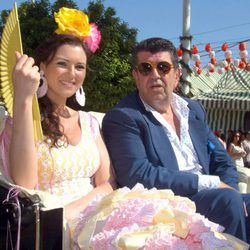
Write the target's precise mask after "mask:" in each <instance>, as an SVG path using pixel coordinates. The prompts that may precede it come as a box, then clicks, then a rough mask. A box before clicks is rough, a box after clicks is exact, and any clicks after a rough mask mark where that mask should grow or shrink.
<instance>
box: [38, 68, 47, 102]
mask: <svg viewBox="0 0 250 250" xmlns="http://www.w3.org/2000/svg"><path fill="white" fill-rule="evenodd" d="M47 91H48V84H47V80H46V78H45V76H44V72H43V70H40V84H39V88H38V90H37V97H38V98H41V97H43V96H45V95H46V93H47Z"/></svg>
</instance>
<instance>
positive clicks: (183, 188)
mask: <svg viewBox="0 0 250 250" xmlns="http://www.w3.org/2000/svg"><path fill="white" fill-rule="evenodd" d="M133 115H134V116H135V117H136V118H133ZM102 129H103V135H104V139H105V142H106V145H107V148H108V151H109V154H110V157H111V160H112V163H113V166H114V170H115V173H116V178H117V182H118V184H119V185H120V186H128V187H130V188H131V187H133V186H134V185H135V184H136V183H138V182H139V183H142V184H143V185H144V186H145V187H147V188H153V187H156V188H158V189H166V188H170V189H172V190H173V191H174V193H175V194H177V195H183V196H189V195H192V194H195V193H196V192H197V190H198V176H197V175H195V174H192V173H187V172H184V171H179V169H178V166H177V161H176V158H175V154H174V151H173V149H172V148H171V147H167V146H166V147H165V145H164V144H163V142H162V141H161V142H159V143H161V144H163V146H164V150H165V148H166V154H167V159H168V160H167V163H165V165H163V163H161V161H160V159H159V157H158V152H157V151H156V150H155V148H154V145H153V144H152V138H151V136H152V134H151V133H150V131H149V127H148V126H147V123H146V122H145V120H144V119H143V118H141V117H137V116H136V115H135V114H131V112H129V111H127V112H126V111H122V110H119V109H115V110H112V111H109V112H108V113H107V114H106V116H105V117H104V119H103V125H102ZM159 129H162V128H159ZM160 139H163V140H165V138H160ZM166 144H167V143H166ZM168 149H170V150H168ZM164 153H165V152H164Z"/></svg>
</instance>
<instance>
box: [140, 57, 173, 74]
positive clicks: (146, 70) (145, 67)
mask: <svg viewBox="0 0 250 250" xmlns="http://www.w3.org/2000/svg"><path fill="white" fill-rule="evenodd" d="M173 67H174V66H173V64H171V63H169V62H165V61H163V62H158V63H153V62H142V63H140V64H139V65H138V66H136V69H137V70H138V71H139V72H140V73H141V74H142V75H144V76H147V75H149V74H150V73H151V72H152V71H153V69H157V72H158V74H160V75H166V74H168V73H169V72H170V70H171V69H172V68H173Z"/></svg>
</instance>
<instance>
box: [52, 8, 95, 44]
mask: <svg viewBox="0 0 250 250" xmlns="http://www.w3.org/2000/svg"><path fill="white" fill-rule="evenodd" d="M54 17H55V21H56V23H57V24H58V29H57V30H56V31H55V32H56V33H57V34H70V35H75V36H77V37H79V38H82V39H83V38H85V37H86V36H89V35H90V32H91V26H90V24H89V18H88V16H87V15H86V14H84V13H83V12H82V11H80V10H76V9H69V8H65V7H62V8H60V9H59V11H58V12H55V13H54Z"/></svg>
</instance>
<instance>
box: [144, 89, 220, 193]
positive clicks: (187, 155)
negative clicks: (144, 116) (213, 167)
mask: <svg viewBox="0 0 250 250" xmlns="http://www.w3.org/2000/svg"><path fill="white" fill-rule="evenodd" d="M141 100H142V98H141ZM142 102H143V104H144V107H145V109H146V110H147V111H149V112H151V113H152V114H153V116H154V117H155V119H156V120H157V121H159V122H160V123H161V124H162V126H163V128H164V131H165V133H166V135H167V136H168V138H169V140H170V143H171V145H172V147H173V150H174V153H175V156H176V159H177V162H178V166H179V170H180V171H186V172H191V173H194V174H197V175H198V177H199V178H198V191H200V190H203V189H212V188H217V187H218V186H219V184H220V178H219V177H218V176H212V175H204V174H203V173H202V166H201V165H200V164H199V161H198V157H197V154H196V151H195V149H194V146H193V143H192V140H191V137H190V134H189V131H188V129H189V124H188V116H189V108H188V103H187V102H186V101H185V100H184V99H183V98H181V97H179V96H178V95H176V94H173V98H172V102H171V107H172V109H173V112H174V113H175V115H176V116H177V118H178V120H179V122H180V138H179V137H178V135H177V134H176V133H175V131H174V130H173V128H172V127H171V126H170V124H169V123H168V122H167V121H166V120H165V119H164V118H163V116H162V115H161V114H160V113H159V112H157V111H156V110H155V109H153V108H152V107H151V106H149V105H148V104H147V103H145V102H144V101H143V100H142Z"/></svg>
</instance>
